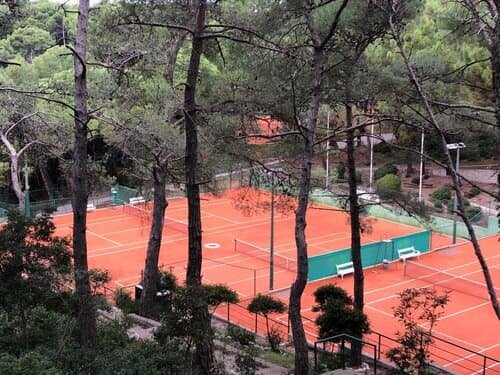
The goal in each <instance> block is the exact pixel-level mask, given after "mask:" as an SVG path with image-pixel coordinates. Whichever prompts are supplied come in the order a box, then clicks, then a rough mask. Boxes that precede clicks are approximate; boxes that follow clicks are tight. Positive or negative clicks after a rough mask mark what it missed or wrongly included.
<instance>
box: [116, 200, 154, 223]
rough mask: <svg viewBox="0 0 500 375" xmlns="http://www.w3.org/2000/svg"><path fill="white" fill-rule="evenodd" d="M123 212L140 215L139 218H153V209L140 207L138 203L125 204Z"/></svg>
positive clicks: (148, 219) (146, 219)
mask: <svg viewBox="0 0 500 375" xmlns="http://www.w3.org/2000/svg"><path fill="white" fill-rule="evenodd" d="M123 212H124V213H126V214H127V215H131V216H135V217H138V218H139V219H141V221H142V220H145V221H150V220H151V210H149V209H147V208H142V207H138V206H137V205H132V204H124V205H123Z"/></svg>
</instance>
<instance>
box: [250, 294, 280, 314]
mask: <svg viewBox="0 0 500 375" xmlns="http://www.w3.org/2000/svg"><path fill="white" fill-rule="evenodd" d="M247 309H248V311H250V312H251V313H253V314H262V315H264V316H269V314H272V313H280V314H282V313H284V312H285V311H286V305H285V304H284V303H283V302H281V301H280V300H278V299H275V298H273V297H271V296H268V295H265V294H258V295H257V296H255V297H254V298H253V299H252V301H251V302H250V304H249V305H248V307H247Z"/></svg>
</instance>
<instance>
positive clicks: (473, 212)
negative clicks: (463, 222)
mask: <svg viewBox="0 0 500 375" xmlns="http://www.w3.org/2000/svg"><path fill="white" fill-rule="evenodd" d="M482 213H483V211H482V210H481V207H478V206H468V207H466V208H465V216H467V217H468V218H469V219H470V220H471V221H478V220H479V219H480V218H481V216H482Z"/></svg>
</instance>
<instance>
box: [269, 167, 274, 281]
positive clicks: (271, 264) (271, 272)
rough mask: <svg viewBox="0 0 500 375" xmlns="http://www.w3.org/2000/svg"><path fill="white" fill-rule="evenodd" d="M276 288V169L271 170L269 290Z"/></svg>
mask: <svg viewBox="0 0 500 375" xmlns="http://www.w3.org/2000/svg"><path fill="white" fill-rule="evenodd" d="M273 289H274V171H273V172H271V240H270V244H269V290H273Z"/></svg>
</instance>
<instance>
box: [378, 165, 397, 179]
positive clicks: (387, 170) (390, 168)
mask: <svg viewBox="0 0 500 375" xmlns="http://www.w3.org/2000/svg"><path fill="white" fill-rule="evenodd" d="M388 174H394V175H396V174H398V168H397V167H396V166H395V165H393V164H384V165H383V166H381V167H380V168H379V169H377V170H376V171H375V174H374V178H375V181H376V180H379V179H381V178H382V177H384V176H386V175H388Z"/></svg>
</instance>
